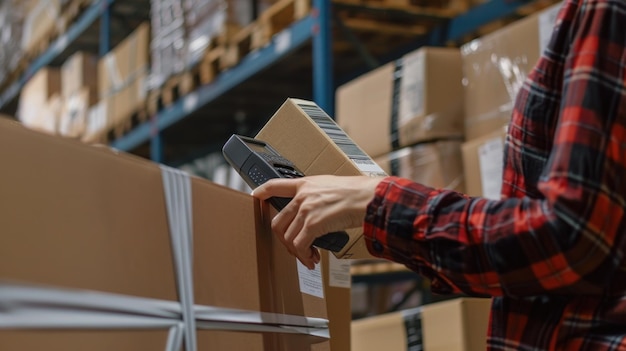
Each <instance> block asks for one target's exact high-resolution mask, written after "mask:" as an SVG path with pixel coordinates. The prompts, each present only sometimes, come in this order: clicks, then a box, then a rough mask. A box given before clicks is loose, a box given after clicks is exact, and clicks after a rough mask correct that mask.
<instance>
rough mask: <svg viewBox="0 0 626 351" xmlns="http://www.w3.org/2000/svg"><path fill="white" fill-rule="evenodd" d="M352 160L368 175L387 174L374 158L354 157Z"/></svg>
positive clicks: (379, 175)
mask: <svg viewBox="0 0 626 351" xmlns="http://www.w3.org/2000/svg"><path fill="white" fill-rule="evenodd" d="M352 162H354V164H355V165H356V166H357V168H358V169H359V171H361V173H363V174H364V175H368V176H370V177H384V176H385V175H386V174H385V171H384V170H383V169H382V168H380V166H379V165H378V164H376V162H374V161H372V160H366V159H360V158H354V159H352Z"/></svg>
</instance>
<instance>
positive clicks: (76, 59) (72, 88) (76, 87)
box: [61, 51, 98, 106]
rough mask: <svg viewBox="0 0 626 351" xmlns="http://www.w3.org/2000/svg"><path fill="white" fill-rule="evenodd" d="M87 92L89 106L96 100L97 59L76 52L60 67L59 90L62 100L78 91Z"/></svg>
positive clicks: (87, 54) (84, 53)
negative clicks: (84, 90) (85, 90)
mask: <svg viewBox="0 0 626 351" xmlns="http://www.w3.org/2000/svg"><path fill="white" fill-rule="evenodd" d="M84 88H87V89H88V90H89V94H90V95H89V100H88V103H89V106H92V105H94V104H95V103H96V102H97V99H98V58H97V57H96V56H94V55H91V54H89V53H86V52H81V51H79V52H76V53H75V54H73V55H72V56H70V57H69V58H68V59H67V60H66V61H65V62H64V63H63V65H62V66H61V89H62V93H63V94H62V95H63V97H64V98H69V97H70V96H72V95H73V94H76V93H78V92H79V91H80V90H82V89H84Z"/></svg>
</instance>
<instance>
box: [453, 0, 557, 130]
mask: <svg viewBox="0 0 626 351" xmlns="http://www.w3.org/2000/svg"><path fill="white" fill-rule="evenodd" d="M559 9H560V4H559V5H554V6H552V7H550V8H548V9H546V10H544V11H542V12H540V13H538V14H535V15H531V16H528V17H526V18H524V19H522V20H519V21H517V22H515V23H513V24H510V25H508V26H506V27H504V28H502V29H500V30H498V31H496V32H493V33H491V34H489V35H486V36H484V37H482V38H479V39H476V40H474V41H471V42H469V43H467V44H465V45H464V46H463V47H461V54H462V57H463V73H464V76H465V79H464V84H465V100H464V101H465V137H466V140H471V139H476V138H478V137H481V136H483V135H486V134H489V133H491V132H493V131H495V130H497V129H499V128H500V127H502V126H506V125H507V124H508V123H509V121H510V118H511V111H512V109H513V104H514V103H515V98H516V97H517V92H518V91H519V89H520V88H521V87H522V85H523V84H524V81H525V80H526V76H527V75H528V73H530V71H531V70H532V69H533V68H534V66H535V64H536V63H537V60H538V59H539V57H540V54H541V52H542V51H543V49H544V48H545V47H546V46H547V45H548V42H549V39H550V36H551V33H552V28H553V26H554V22H555V18H556V15H557V14H558V10H559Z"/></svg>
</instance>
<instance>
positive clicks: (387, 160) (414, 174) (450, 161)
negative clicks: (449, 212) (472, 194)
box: [374, 140, 465, 192]
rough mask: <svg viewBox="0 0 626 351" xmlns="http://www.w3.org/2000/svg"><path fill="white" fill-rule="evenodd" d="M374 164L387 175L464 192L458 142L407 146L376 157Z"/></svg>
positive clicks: (459, 143) (443, 141)
mask: <svg viewBox="0 0 626 351" xmlns="http://www.w3.org/2000/svg"><path fill="white" fill-rule="evenodd" d="M374 161H375V162H376V163H377V164H378V165H380V166H381V167H382V168H383V170H384V171H385V172H387V174H390V175H394V176H399V177H402V178H407V179H410V180H412V181H414V182H418V183H421V184H424V185H428V186H430V187H433V188H437V189H450V190H455V191H458V192H464V189H465V188H464V179H463V161H462V159H461V142H460V141H458V140H441V141H436V142H432V143H425V144H418V145H415V146H409V147H405V148H402V149H400V150H396V151H392V152H390V153H389V154H387V155H384V156H379V157H376V158H375V159H374Z"/></svg>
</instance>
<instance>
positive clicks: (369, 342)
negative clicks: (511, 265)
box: [351, 298, 491, 351]
mask: <svg viewBox="0 0 626 351" xmlns="http://www.w3.org/2000/svg"><path fill="white" fill-rule="evenodd" d="M490 307H491V300H489V299H478V298H458V299H454V300H449V301H444V302H438V303H434V304H430V305H424V306H422V307H419V308H415V309H410V310H405V311H402V312H395V313H389V314H384V315H380V316H376V317H369V318H363V319H359V320H355V321H353V322H352V332H351V333H352V350H354V351H378V350H389V351H410V350H424V351H483V350H485V349H486V348H487V342H486V341H487V327H488V324H489V311H490Z"/></svg>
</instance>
